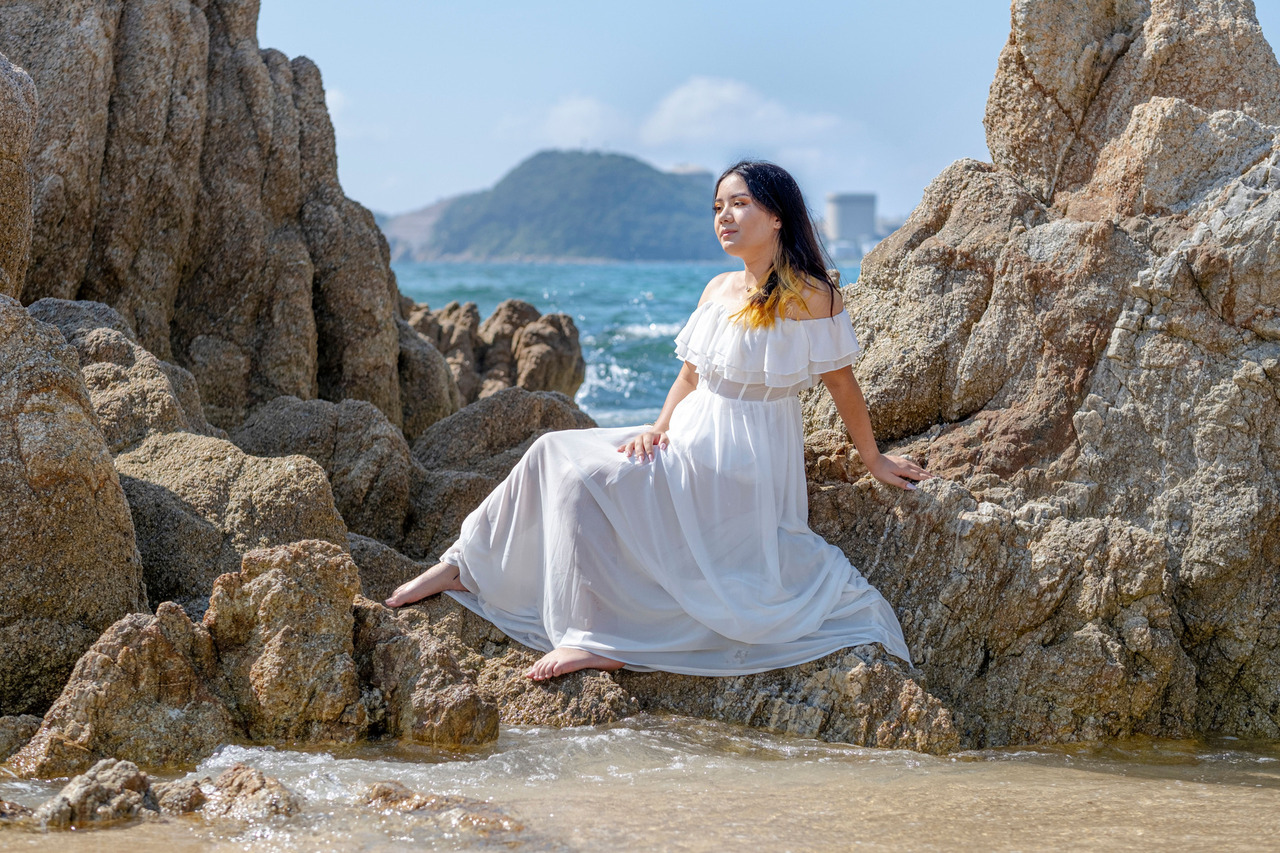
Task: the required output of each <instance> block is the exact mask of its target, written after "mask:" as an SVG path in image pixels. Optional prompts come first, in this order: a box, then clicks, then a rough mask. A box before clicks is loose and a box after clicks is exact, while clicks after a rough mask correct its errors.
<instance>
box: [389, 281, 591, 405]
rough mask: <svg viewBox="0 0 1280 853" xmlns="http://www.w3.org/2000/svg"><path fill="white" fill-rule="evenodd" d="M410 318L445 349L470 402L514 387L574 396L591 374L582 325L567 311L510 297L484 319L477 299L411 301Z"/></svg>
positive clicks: (458, 381)
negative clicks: (439, 304) (437, 305)
mask: <svg viewBox="0 0 1280 853" xmlns="http://www.w3.org/2000/svg"><path fill="white" fill-rule="evenodd" d="M406 321H407V322H408V323H409V324H410V325H411V326H412V327H413V328H414V329H416V330H417V331H418V332H420V333H421V334H422V336H423V337H424V338H425V339H426V340H428V341H430V342H431V343H433V344H434V345H435V347H436V349H437V350H439V351H440V352H442V353H444V356H445V358H446V360H447V362H448V364H449V367H450V369H451V370H452V371H453V376H454V379H455V380H456V381H457V386H458V391H459V394H460V395H461V399H462V402H463V403H464V404H465V403H474V402H475V401H476V400H479V399H481V398H484V397H488V396H490V395H492V394H496V393H497V392H498V391H501V390H502V389H504V388H511V387H518V388H524V389H525V390H528V391H559V392H560V393H561V394H564V395H565V396H567V397H570V398H572V397H573V395H574V394H576V393H577V391H578V388H579V386H581V385H582V381H583V379H585V378H586V371H587V365H586V361H585V360H584V359H583V357H582V348H581V346H580V345H579V344H578V327H577V326H576V325H574V322H573V318H571V317H570V316H569V315H567V314H547V315H545V316H543V315H542V314H541V313H539V311H538V309H536V308H534V307H533V306H532V305H530V304H529V303H527V302H521V301H520V300H518V299H508V300H506V301H505V302H502V303H500V304H499V305H498V307H497V308H495V309H494V311H493V314H491V315H490V316H489V318H488V319H487V320H485V321H484V322H483V323H481V322H480V312H479V311H478V310H477V308H476V306H475V303H473V302H468V303H466V304H465V305H460V304H458V303H457V302H451V303H449V304H448V305H446V306H445V307H444V308H441V309H440V310H438V311H432V310H431V309H430V308H429V307H428V306H426V305H422V304H412V303H411V304H410V305H409V307H408V309H407V311H406Z"/></svg>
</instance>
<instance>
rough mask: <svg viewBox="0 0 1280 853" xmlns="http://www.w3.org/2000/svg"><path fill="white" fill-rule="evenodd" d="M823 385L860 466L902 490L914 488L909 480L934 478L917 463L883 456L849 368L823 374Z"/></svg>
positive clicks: (865, 403) (865, 402)
mask: <svg viewBox="0 0 1280 853" xmlns="http://www.w3.org/2000/svg"><path fill="white" fill-rule="evenodd" d="M822 384H823V385H826V386H827V390H828V391H829V392H831V399H832V400H833V401H835V404H836V411H837V412H839V413H840V419H841V420H843V421H844V425H845V428H846V429H848V430H849V437H850V438H852V439H853V446H854V447H856V448H858V455H859V456H861V457H862V463H863V464H864V465H866V466H867V470H868V471H870V472H871V476H873V477H875V478H876V479H877V480H879V481H880V482H882V483H887V484H888V485H890V486H898V487H899V488H902V489H914V488H915V487H916V486H915V483H913V482H911V481H912V480H927V479H929V478H930V477H932V476H933V475H932V474H930V473H929V472H928V471H926V470H925V469H924V468H921V467H920V466H919V465H917V464H916V463H914V462H912V461H911V460H910V459H907V458H905V457H902V456H886V455H884V454H883V453H881V452H880V448H878V447H877V446H876V436H875V433H873V432H872V430H871V415H870V414H869V413H868V412H867V401H866V398H864V397H863V396H862V389H861V388H860V387H858V380H857V379H854V378H853V368H852V367H842V368H840V369H839V370H833V371H831V372H830V373H824V374H822Z"/></svg>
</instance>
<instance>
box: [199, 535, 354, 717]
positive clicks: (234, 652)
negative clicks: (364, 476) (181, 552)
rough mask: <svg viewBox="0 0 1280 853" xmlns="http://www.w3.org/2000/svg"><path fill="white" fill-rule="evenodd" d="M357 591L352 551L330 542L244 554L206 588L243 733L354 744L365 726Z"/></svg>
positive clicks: (209, 622) (209, 621) (211, 626)
mask: <svg viewBox="0 0 1280 853" xmlns="http://www.w3.org/2000/svg"><path fill="white" fill-rule="evenodd" d="M359 591H360V579H359V573H358V571H357V569H356V565H355V563H353V562H352V561H351V557H350V555H348V554H347V552H346V551H345V550H344V549H343V548H341V547H339V546H338V545H334V544H331V543H329V542H320V541H314V540H313V541H307V542H295V543H292V544H290V545H282V546H279V547H276V548H265V549H261V550H257V551H250V552H249V553H248V554H245V556H244V563H243V566H242V568H241V569H240V571H238V572H233V573H231V574H226V575H223V576H222V577H220V578H218V580H217V583H215V584H214V587H213V595H212V596H211V597H210V599H209V610H208V612H207V613H205V616H204V625H205V627H206V628H207V629H208V630H209V634H210V635H211V636H212V637H213V642H214V645H215V646H216V647H217V653H218V660H219V662H220V665H221V667H222V670H223V672H224V673H225V674H226V677H227V682H228V684H229V686H230V689H231V693H232V696H233V697H234V701H235V704H236V707H237V708H238V709H239V711H240V716H241V718H242V719H243V721H244V724H245V728H246V730H247V732H248V734H249V736H250V737H251V738H253V739H255V740H267V741H277V740H278V741H288V742H333V741H351V740H354V739H356V738H357V737H359V736H360V735H361V734H363V733H364V731H365V729H366V728H367V726H368V711H367V709H366V707H365V705H364V704H363V703H362V701H361V700H362V697H361V689H360V687H361V686H360V683H359V679H358V676H357V670H356V664H355V660H354V657H353V656H354V650H353V647H352V630H353V626H354V622H353V616H352V610H351V607H352V602H353V601H354V599H355V597H356V594H357V593H358V592H359Z"/></svg>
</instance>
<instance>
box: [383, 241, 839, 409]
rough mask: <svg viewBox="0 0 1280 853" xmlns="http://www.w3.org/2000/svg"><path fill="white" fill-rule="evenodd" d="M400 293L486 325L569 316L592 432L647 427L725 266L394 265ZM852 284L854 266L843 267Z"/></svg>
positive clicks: (729, 265)
mask: <svg viewBox="0 0 1280 853" xmlns="http://www.w3.org/2000/svg"><path fill="white" fill-rule="evenodd" d="M393 268H394V270H395V273H396V278H397V279H398V281H399V285H400V291H401V292H402V293H404V294H405V295H406V296H408V297H410V298H411V299H413V300H415V301H417V302H425V303H427V304H428V305H430V306H431V307H432V308H443V307H444V306H445V305H447V304H448V303H449V302H452V301H455V300H456V301H458V302H474V303H476V307H477V308H479V309H480V316H481V317H487V316H489V314H490V313H492V312H493V309H494V308H495V307H497V305H498V303H499V302H501V301H503V300H504V299H521V300H524V301H525V302H528V303H530V304H532V305H534V306H535V307H537V309H538V310H539V311H541V312H543V313H544V314H545V313H548V312H552V311H560V312H563V313H565V314H568V315H569V316H571V317H572V318H573V320H574V322H575V323H576V324H577V326H578V332H579V334H580V336H581V342H582V353H583V356H584V357H585V358H586V360H587V378H586V381H584V382H583V383H582V387H581V388H580V389H579V390H578V394H577V398H576V399H577V403H578V405H579V406H581V407H582V409H583V411H585V412H587V414H589V415H591V417H593V418H595V420H596V422H597V423H599V424H600V425H601V426H625V425H628V424H641V423H645V422H647V421H652V420H653V419H654V418H655V417H657V415H658V412H659V411H661V409H662V402H663V400H665V399H666V396H667V389H669V388H670V387H671V382H672V381H673V380H674V379H675V376H676V373H677V371H678V370H679V369H680V363H679V361H678V360H677V359H676V357H675V353H674V351H673V349H672V340H673V339H674V338H675V335H676V333H677V332H679V331H680V327H681V326H683V325H684V321H685V320H686V319H688V317H689V314H691V313H692V312H693V309H694V308H695V307H696V306H697V304H698V297H699V296H700V295H701V293H702V288H703V287H704V286H705V285H706V283H707V281H709V280H710V279H711V278H712V277H714V276H715V275H717V274H719V273H722V272H724V271H726V270H729V269H735V268H736V264H735V262H733V261H732V260H730V259H726V262H725V263H590V264H583V263H569V264H518V263H475V264H458V263H397V264H394V265H393ZM841 272H842V273H843V274H844V276H845V280H846V282H847V281H852V280H853V279H854V278H856V277H857V275H858V267H857V265H856V262H855V263H854V264H853V265H851V266H848V267H844V268H842V270H841Z"/></svg>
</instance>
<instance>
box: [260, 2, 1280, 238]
mask: <svg viewBox="0 0 1280 853" xmlns="http://www.w3.org/2000/svg"><path fill="white" fill-rule="evenodd" d="M1257 7H1258V16H1259V19H1260V21H1261V22H1262V27H1263V32H1265V33H1267V35H1268V37H1269V38H1272V40H1273V43H1274V37H1273V36H1272V34H1273V33H1280V0H1259V2H1258V3H1257ZM1008 28H1009V7H1008V4H1007V3H1005V2H1003V0H980V2H975V3H967V2H966V3H961V2H957V0H927V1H926V0H891V2H883V0H881V2H865V0H845V2H808V1H807V0H789V2H788V0H781V2H779V0H772V2H757V0H735V2H732V3H710V2H704V0H683V2H671V0H658V1H657V2H654V1H653V0H650V2H646V3H643V4H620V3H605V2H598V0H597V2H580V0H560V1H559V2H555V3H551V2H529V0H525V2H511V1H510V0H485V2H482V3H480V2H461V0H458V2H452V3H445V2H436V0H362V1H361V2H360V3H359V4H352V3H350V2H341V3H340V2H337V1H336V0H261V13H260V17H259V27H258V35H259V39H260V42H261V44H262V46H263V47H275V48H278V49H280V50H282V51H284V52H285V53H287V54H288V55H290V56H297V55H299V54H303V55H306V56H309V57H311V58H312V59H314V60H315V61H316V63H317V64H318V65H319V66H320V70H321V72H322V74H323V76H324V82H325V88H326V91H327V92H328V99H329V106H330V111H331V113H332V115H333V118H334V126H335V130H336V133H337V139H338V163H339V171H340V176H341V179H342V184H343V187H344V188H345V189H346V192H347V194H348V195H350V196H351V197H353V198H355V199H357V200H358V201H360V202H362V203H363V204H365V205H366V206H368V207H370V208H373V209H374V210H378V211H383V212H388V213H399V212H403V211H406V210H412V209H414V208H418V207H422V206H424V205H426V204H430V203H431V202H433V201H436V200H438V199H440V198H443V197H446V196H450V195H455V194H457V193H461V192H469V191H472V190H477V189H483V188H485V187H488V186H491V185H492V184H493V183H494V182H495V181H497V180H498V179H499V178H500V177H501V176H502V175H503V174H504V173H505V172H507V171H508V170H509V169H510V168H511V167H513V166H514V165H516V164H517V163H518V162H520V161H521V160H523V159H524V158H525V157H527V156H528V155H530V154H532V153H533V152H535V151H538V150H541V149H543V148H551V147H555V148H584V147H585V148H590V149H603V150H610V151H621V152H624V153H628V154H633V155H636V156H639V157H641V158H642V159H644V160H647V161H649V162H651V163H653V164H655V165H657V166H659V167H662V168H670V167H674V166H679V165H684V164H692V165H697V166H701V167H704V168H707V169H712V170H719V169H721V168H723V167H724V166H726V165H728V164H729V163H730V162H732V161H733V160H734V159H737V158H738V157H740V156H746V155H750V156H760V157H767V158H770V159H773V160H776V161H777V162H779V163H781V164H782V165H784V166H786V167H787V168H789V169H790V170H791V171H792V172H793V173H794V174H795V175H796V176H797V178H798V179H799V180H800V183H801V185H802V187H803V188H804V190H805V192H806V195H808V196H809V201H810V205H811V206H812V207H814V208H815V209H820V206H821V200H822V198H823V196H824V195H825V194H826V193H827V192H832V191H845V192H875V193H877V194H878V195H879V202H880V212H881V213H883V214H888V215H895V214H896V215H905V214H906V213H908V212H909V211H910V210H911V208H912V207H914V206H915V204H916V202H918V201H919V199H920V194H921V192H922V190H923V189H924V186H925V184H927V183H928V181H929V180H930V179H931V178H933V177H934V176H935V175H936V174H937V173H938V172H940V171H941V170H942V169H943V168H944V167H945V166H946V165H947V164H948V163H950V162H951V161H953V160H955V159H957V158H960V157H976V158H979V159H983V160H985V159H988V155H987V148H986V142H985V138H984V135H983V129H982V111H983V106H984V104H985V103H986V97H987V87H988V86H989V85H990V83H991V78H992V75H993V74H994V73H995V66H996V57H997V56H998V54H999V52H1000V48H1001V46H1002V45H1003V44H1004V42H1005V39H1006V37H1007V36H1008Z"/></svg>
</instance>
